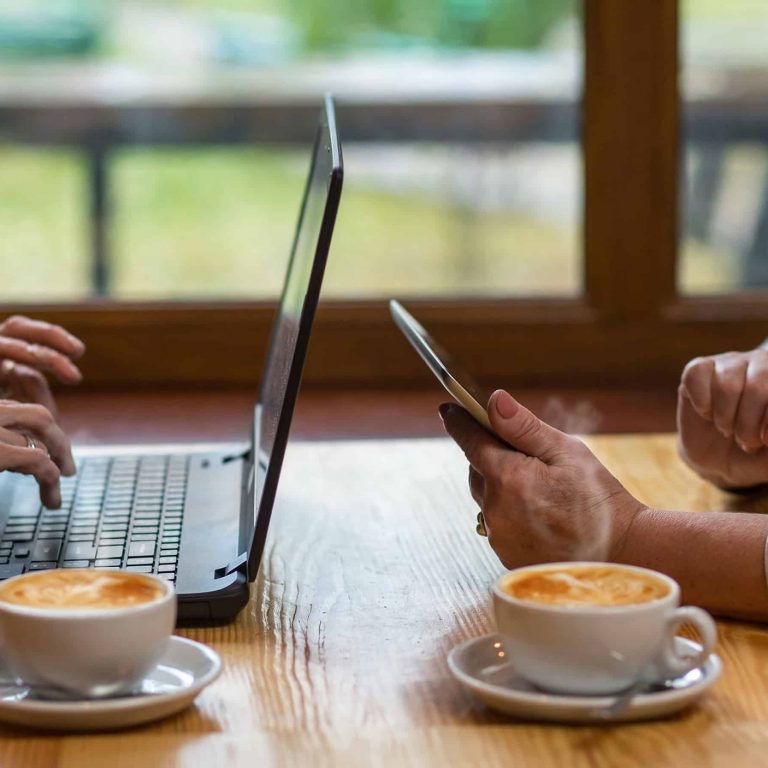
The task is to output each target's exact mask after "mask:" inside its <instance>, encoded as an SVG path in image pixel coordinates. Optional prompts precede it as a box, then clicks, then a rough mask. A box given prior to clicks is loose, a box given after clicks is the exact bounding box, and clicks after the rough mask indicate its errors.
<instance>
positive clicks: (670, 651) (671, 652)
mask: <svg viewBox="0 0 768 768" xmlns="http://www.w3.org/2000/svg"><path fill="white" fill-rule="evenodd" d="M686 622H687V623H689V624H693V625H694V626H695V627H696V629H697V630H698V633H699V636H700V638H701V651H699V652H698V653H697V654H695V655H685V656H681V655H680V653H679V652H678V650H677V647H676V643H675V637H676V636H677V630H678V629H680V626H681V625H682V624H684V623H686ZM716 642H717V628H716V627H715V622H714V620H713V619H712V617H711V616H710V615H709V614H708V613H707V612H706V611H704V610H702V609H701V608H695V607H694V606H692V605H686V606H684V607H683V608H677V609H676V610H675V611H674V613H673V614H672V615H671V616H670V617H669V618H668V619H667V626H666V635H665V637H664V645H663V646H662V651H661V666H662V668H663V672H664V676H665V677H678V676H680V675H684V674H685V673H686V672H690V671H691V670H692V669H696V667H700V666H702V665H703V664H704V663H705V662H706V660H707V659H708V658H709V655H710V654H711V653H712V651H713V649H714V647H715V643H716Z"/></svg>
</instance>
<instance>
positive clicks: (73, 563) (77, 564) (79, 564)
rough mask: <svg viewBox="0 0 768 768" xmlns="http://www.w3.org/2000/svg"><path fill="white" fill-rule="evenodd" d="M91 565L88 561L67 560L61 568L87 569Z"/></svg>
mask: <svg viewBox="0 0 768 768" xmlns="http://www.w3.org/2000/svg"><path fill="white" fill-rule="evenodd" d="M90 564H91V562H90V560H68V561H67V562H66V563H63V564H62V566H61V567H62V568H87V567H88V566H89V565H90Z"/></svg>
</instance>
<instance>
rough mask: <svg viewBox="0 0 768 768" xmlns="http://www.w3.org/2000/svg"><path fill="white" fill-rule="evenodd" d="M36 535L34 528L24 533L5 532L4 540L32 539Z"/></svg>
mask: <svg viewBox="0 0 768 768" xmlns="http://www.w3.org/2000/svg"><path fill="white" fill-rule="evenodd" d="M34 536H35V532H34V530H32V531H25V532H24V533H4V534H3V541H32V539H33V538H34ZM0 578H1V577H0ZM6 578H7V577H6Z"/></svg>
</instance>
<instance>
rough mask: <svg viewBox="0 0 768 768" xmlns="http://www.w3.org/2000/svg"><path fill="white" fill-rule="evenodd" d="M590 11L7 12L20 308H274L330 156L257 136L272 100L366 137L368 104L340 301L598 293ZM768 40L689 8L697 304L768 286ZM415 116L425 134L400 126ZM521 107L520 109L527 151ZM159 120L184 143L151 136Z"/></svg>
mask: <svg viewBox="0 0 768 768" xmlns="http://www.w3.org/2000/svg"><path fill="white" fill-rule="evenodd" d="M579 13H580V3H578V2H577V1H576V0H356V1H355V2H352V0H346V2H339V0H282V2H279V1H278V0H154V1H153V0H111V1H110V2H104V1H100V2H97V1H96V0H93V1H89V0H22V1H21V2H20V1H19V0H0V110H2V114H3V120H2V122H1V123H0V125H1V126H2V130H0V259H1V260H2V264H3V270H2V275H3V278H2V280H0V299H1V300H4V301H13V302H19V301H31V302H37V301H63V302H69V301H73V302H74V301H80V300H83V299H86V298H89V297H92V296H101V297H111V298H114V299H116V300H174V299H193V298H194V299H200V298H204V299H214V300H215V299H227V298H231V299H236V298H271V297H274V295H275V294H276V292H277V290H278V288H279V285H280V282H281V280H282V274H283V271H284V267H285V258H286V254H287V252H288V249H289V246H290V240H291V237H292V234H293V228H294V224H295V219H296V214H297V210H298V205H299V198H300V192H301V187H302V184H303V180H304V175H305V173H306V170H307V162H308V145H306V144H305V145H302V143H301V142H299V141H296V140H295V136H291V138H290V139H287V140H286V141H285V142H277V143H276V142H274V141H270V142H268V143H263V142H260V141H257V140H254V141H250V140H247V136H246V137H245V138H244V137H243V133H242V132H239V131H238V130H237V124H238V121H239V120H241V119H242V115H243V112H244V111H245V112H247V111H248V110H251V111H254V110H257V111H258V118H257V119H258V120H261V121H265V122H269V121H273V122H274V123H275V124H280V123H281V121H282V122H283V123H285V121H290V120H291V119H292V118H291V115H292V114H293V113H292V112H291V111H290V109H289V107H290V106H291V105H292V104H295V103H296V102H297V101H300V102H301V103H312V101H313V100H314V99H316V100H317V102H318V104H319V97H320V95H321V94H322V93H323V92H324V91H325V90H331V91H333V92H334V93H336V95H337V97H338V101H339V105H340V114H341V128H342V135H344V117H343V115H344V105H345V104H354V105H355V106H356V107H357V108H359V110H360V114H362V116H363V119H364V121H365V115H366V114H367V113H368V112H369V113H370V118H369V120H368V122H367V123H366V125H367V126H368V128H367V129H366V131H362V132H360V131H358V132H357V133H356V135H355V137H354V141H350V142H348V143H347V144H346V145H345V160H346V166H347V193H346V197H345V200H344V204H343V205H342V208H341V212H340V220H339V223H338V229H337V236H336V239H335V242H334V253H333V258H332V259H331V262H330V264H329V274H328V278H327V282H326V288H325V291H326V293H325V295H326V296H333V297H344V298H357V297H362V298H368V297H381V296H387V295H390V294H393V293H395V294H398V295H401V296H407V295H420V296H431V297H434V296H477V297H482V296H521V297H540V296H555V297H575V296H577V295H579V293H580V292H581V290H582V277H581V275H582V267H583V264H582V254H581V244H580V237H581V232H580V219H581V213H582V168H581V161H580V150H579V143H578V141H579V102H580V95H581V75H582V63H583V53H584V52H583V50H582V36H581V31H580V19H579ZM766 35H768V4H767V3H765V2H764V1H763V0H732V1H731V2H729V3H722V2H718V1H717V0H682V3H681V42H682V94H683V97H684V107H685V120H686V122H685V148H684V153H683V155H684V156H683V158H682V162H683V164H684V168H685V183H684V185H683V186H684V190H683V195H682V199H681V207H682V219H681V230H682V232H681V255H680V260H679V269H678V283H679V288H680V289H681V291H682V292H684V293H689V294H702V293H706V294H714V293H723V292H726V293H727V292H734V291H740V290H742V289H743V288H754V287H760V286H765V285H768V261H767V260H766V258H765V253H766V247H767V246H768V151H767V150H766V146H767V142H768V107H766V106H765V105H766V104H768V99H766V95H767V94H766V90H768V85H766V84H767V83H768V48H766V46H765V44H764V41H765V39H766ZM189 103H194V104H196V105H199V104H204V105H205V104H211V105H214V106H215V107H217V108H218V109H220V110H221V111H223V113H225V114H226V113H227V110H228V109H231V120H230V121H228V122H226V123H225V129H222V130H218V129H217V130H209V131H206V140H205V141H204V142H199V141H196V140H191V139H190V136H196V135H198V132H197V128H198V126H196V125H195V122H196V121H197V122H198V123H199V121H200V120H205V116H203V117H201V116H200V115H199V114H196V113H195V112H194V110H190V111H188V112H185V111H184V109H183V108H184V106H185V105H186V104H189ZM391 103H396V104H397V113H396V116H397V117H396V119H397V120H400V121H401V123H402V126H403V129H402V131H400V130H398V128H397V125H395V128H394V130H392V129H391V126H390V127H387V128H384V129H382V128H381V126H380V125H379V124H378V121H377V114H380V113H379V112H377V109H380V108H381V107H382V106H383V107H386V106H387V105H388V104H391ZM94 105H96V106H103V105H108V106H110V107H112V108H114V109H116V110H118V113H119V109H120V108H121V107H122V106H125V107H126V117H125V120H124V121H123V123H124V124H123V125H122V126H121V130H120V135H119V140H115V138H114V135H113V134H110V135H105V136H100V135H99V132H98V130H96V129H94V130H92V131H89V130H87V128H88V121H89V119H91V112H90V110H91V109H92V108H93V106H94ZM136 105H139V106H142V107H146V109H145V110H144V111H143V112H142V113H141V118H140V119H137V118H136V115H135V114H134V113H132V112H131V111H130V109H128V108H130V107H132V106H136ZM435 105H441V106H444V107H445V108H446V110H447V111H446V113H445V114H449V115H450V117H451V121H452V123H451V124H452V128H451V131H450V140H444V138H443V137H441V135H440V134H441V132H440V131H439V130H436V131H435V130H433V128H434V123H433V122H430V119H429V115H430V114H431V113H428V112H425V109H428V108H430V107H434V106H435ZM169 106H170V107H173V108H178V109H179V110H180V111H179V115H177V116H176V117H175V118H174V120H173V121H172V122H170V123H168V124H167V125H166V124H165V123H163V121H164V120H166V117H165V111H164V110H166V108H168V107H169ZM497 108H498V109H501V108H503V110H504V113H503V114H504V115H505V119H508V117H509V115H514V116H515V117H516V119H515V128H514V130H510V131H509V138H507V139H502V138H501V137H503V136H504V135H505V134H504V131H503V130H501V131H500V130H499V127H498V123H499V120H500V117H499V113H498V109H497ZM366 110H367V111H368V112H366ZM158 124H162V133H163V140H162V142H157V143H156V142H154V141H152V140H151V139H150V140H147V137H148V136H150V137H151V135H152V132H153V131H154V130H155V129H156V127H157V125H158ZM41 125H42V126H44V129H43V130H41V128H40V126H41ZM73 125H74V126H77V127H78V130H76V131H74V130H73V129H72V126H73ZM456 126H459V128H458V129H457V127H456ZM81 128H82V130H81ZM289 133H290V132H289ZM433 134H434V135H433ZM73 136H79V137H80V139H77V140H73ZM489 136H490V137H491V138H490V139H489V138H488V137H489ZM309 140H310V134H308V135H307V140H306V141H307V143H308V142H309Z"/></svg>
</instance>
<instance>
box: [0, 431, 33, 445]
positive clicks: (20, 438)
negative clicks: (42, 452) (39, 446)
mask: <svg viewBox="0 0 768 768" xmlns="http://www.w3.org/2000/svg"><path fill="white" fill-rule="evenodd" d="M0 443H6V444H8V445H15V446H16V447H17V448H26V447H27V438H26V437H24V435H22V434H19V433H18V432H14V431H13V430H12V429H3V428H2V427H0Z"/></svg>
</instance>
